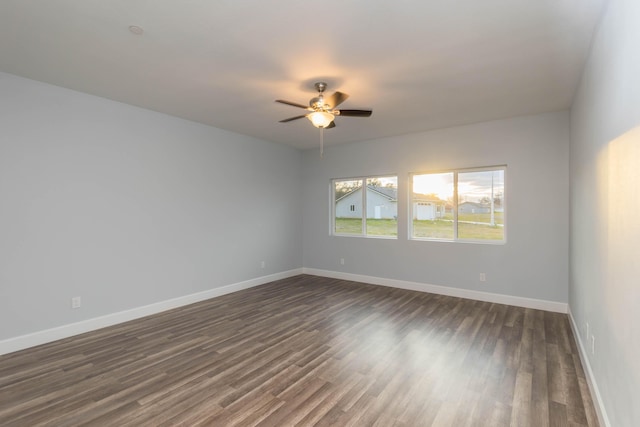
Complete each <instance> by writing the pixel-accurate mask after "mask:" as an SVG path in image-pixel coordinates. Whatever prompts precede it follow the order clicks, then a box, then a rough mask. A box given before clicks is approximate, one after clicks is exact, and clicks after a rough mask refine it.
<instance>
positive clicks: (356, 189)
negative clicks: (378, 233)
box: [333, 179, 362, 235]
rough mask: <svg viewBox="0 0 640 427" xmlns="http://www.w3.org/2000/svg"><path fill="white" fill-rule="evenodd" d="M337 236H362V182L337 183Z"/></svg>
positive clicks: (335, 189)
mask: <svg viewBox="0 0 640 427" xmlns="http://www.w3.org/2000/svg"><path fill="white" fill-rule="evenodd" d="M333 194H334V196H335V201H334V203H335V204H334V209H335V230H334V232H335V233H336V234H360V235H362V180H360V179H356V180H349V181H335V182H334V189H333Z"/></svg>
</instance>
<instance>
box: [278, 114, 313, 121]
mask: <svg viewBox="0 0 640 427" xmlns="http://www.w3.org/2000/svg"><path fill="white" fill-rule="evenodd" d="M303 117H307V115H306V114H303V115H301V116H295V117H289V118H288V119H284V120H280V123H287V122H290V121H292V120H298V119H301V118H303Z"/></svg>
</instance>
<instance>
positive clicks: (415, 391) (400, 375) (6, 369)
mask: <svg viewBox="0 0 640 427" xmlns="http://www.w3.org/2000/svg"><path fill="white" fill-rule="evenodd" d="M0 425H1V426H4V427H8V426H36V425H47V426H82V425H91V426H105V425H106V426H175V425H184V426H295V425H300V426H313V425H317V426H332V425H333V426H374V425H375V426H412V427H413V426H456V427H458V426H492V427H493V426H518V427H521V426H534V427H540V426H596V425H597V418H596V415H595V411H594V408H593V404H592V402H591V398H590V396H589V392H588V388H587V383H586V380H585V376H584V372H583V370H582V366H581V364H580V360H579V357H578V353H577V349H576V345H575V340H574V337H573V335H572V332H571V329H570V327H569V323H568V319H567V316H566V315H563V314H557V313H550V312H544V311H539V310H531V309H524V308H518V307H512V306H506V305H500V304H492V303H485V302H478V301H472V300H465V299H460V298H453V297H445V296H441V295H433V294H427V293H420V292H413V291H405V290H400V289H393V288H387V287H381V286H374V285H366V284H361V283H355V282H347V281H342V280H334V279H327V278H321V277H315V276H306V275H305V276H296V277H293V278H289V279H285V280H280V281H277V282H273V283H270V284H266V285H263V286H260V287H257V288H252V289H249V290H245V291H241V292H237V293H234V294H229V295H225V296H222V297H219V298H215V299H212V300H208V301H205V302H201V303H197V304H193V305H190V306H186V307H182V308H178V309H175V310H172V311H168V312H164V313H161V314H158V315H154V316H149V317H146V318H144V319H139V320H135V321H132V322H128V323H124V324H121V325H117V326H114V327H110V328H105V329H102V330H99V331H95V332H91V333H87V334H83V335H79V336H76V337H72V338H68V339H65V340H61V341H57V342H54V343H50V344H46V345H42V346H39V347H34V348H31V349H27V350H24V351H20V352H16V353H12V354H9V355H5V356H2V357H0Z"/></svg>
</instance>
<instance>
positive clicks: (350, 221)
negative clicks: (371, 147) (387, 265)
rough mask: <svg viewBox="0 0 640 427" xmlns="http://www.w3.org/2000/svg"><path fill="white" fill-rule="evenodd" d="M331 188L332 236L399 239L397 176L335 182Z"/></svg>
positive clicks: (336, 180)
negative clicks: (364, 189)
mask: <svg viewBox="0 0 640 427" xmlns="http://www.w3.org/2000/svg"><path fill="white" fill-rule="evenodd" d="M331 187H332V193H333V197H332V200H333V218H332V220H333V221H332V224H333V225H332V234H335V235H349V236H367V237H388V238H395V237H397V236H398V177H397V176H380V177H368V178H367V177H363V178H357V179H334V180H333V181H332V185H331ZM363 188H366V191H363Z"/></svg>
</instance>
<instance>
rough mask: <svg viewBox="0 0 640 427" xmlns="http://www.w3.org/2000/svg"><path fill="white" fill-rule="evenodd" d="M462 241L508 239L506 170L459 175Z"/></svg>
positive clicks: (459, 220) (460, 233)
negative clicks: (505, 196) (505, 209)
mask: <svg viewBox="0 0 640 427" xmlns="http://www.w3.org/2000/svg"><path fill="white" fill-rule="evenodd" d="M458 238H460V239H471V240H504V170H493V171H478V172H460V173H458Z"/></svg>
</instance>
